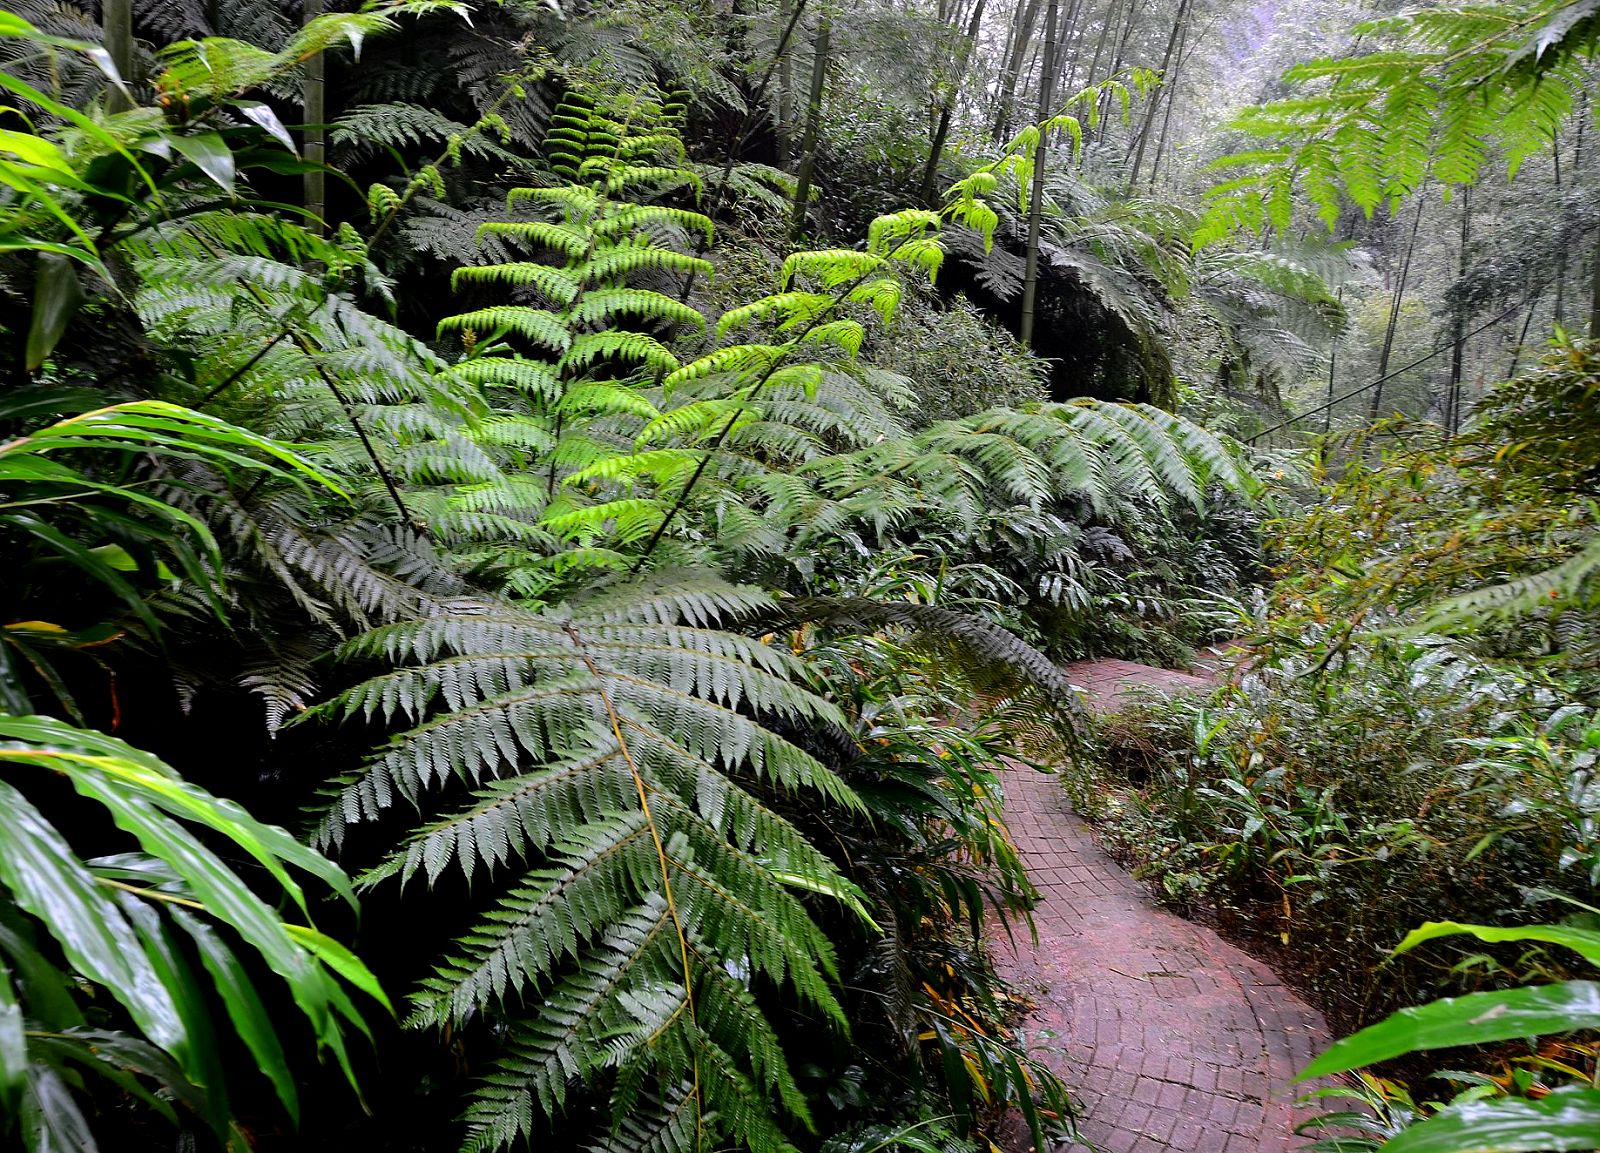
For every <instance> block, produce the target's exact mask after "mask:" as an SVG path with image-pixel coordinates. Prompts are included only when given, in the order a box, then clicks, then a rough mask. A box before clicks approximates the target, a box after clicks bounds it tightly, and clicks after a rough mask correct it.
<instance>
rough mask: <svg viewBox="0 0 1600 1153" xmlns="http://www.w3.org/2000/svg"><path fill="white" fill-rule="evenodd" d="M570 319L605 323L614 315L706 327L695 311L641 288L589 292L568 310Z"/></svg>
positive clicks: (583, 322)
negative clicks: (570, 310)
mask: <svg viewBox="0 0 1600 1153" xmlns="http://www.w3.org/2000/svg"><path fill="white" fill-rule="evenodd" d="M571 316H572V321H573V323H575V324H595V325H599V324H605V323H606V322H607V321H609V320H611V319H612V318H613V317H617V316H636V317H638V318H639V319H641V320H648V321H654V322H657V323H664V324H678V325H683V326H685V327H688V328H696V329H699V328H704V327H705V324H706V318H705V317H703V316H701V315H700V312H699V310H697V309H695V308H692V307H690V306H689V305H687V304H684V303H682V302H681V301H679V300H677V299H676V298H674V297H671V296H668V295H666V294H665V293H662V292H651V291H649V290H647V289H643V288H602V289H592V290H590V291H589V292H587V293H585V294H584V296H583V299H582V300H580V301H579V302H578V303H577V304H576V305H575V306H574V307H573V308H572V312H571Z"/></svg>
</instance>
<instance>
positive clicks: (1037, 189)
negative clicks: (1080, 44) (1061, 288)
mask: <svg viewBox="0 0 1600 1153" xmlns="http://www.w3.org/2000/svg"><path fill="white" fill-rule="evenodd" d="M1056 8H1057V2H1056V0H1050V8H1049V11H1048V13H1047V14H1046V16H1045V31H1046V38H1045V42H1044V66H1043V68H1042V69H1041V70H1040V72H1039V142H1038V144H1037V146H1036V147H1035V149H1034V154H1033V189H1032V191H1031V193H1030V194H1029V200H1028V251H1027V261H1026V264H1025V266H1024V271H1023V277H1022V321H1021V323H1020V325H1019V326H1018V336H1019V337H1020V338H1021V340H1022V343H1023V345H1024V347H1027V346H1029V345H1031V344H1032V343H1033V312H1034V304H1035V303H1036V301H1037V299H1038V295H1039V230H1040V227H1041V225H1042V223H1043V216H1044V173H1045V167H1046V164H1047V163H1048V161H1049V156H1050V151H1049V144H1050V134H1049V133H1048V132H1046V131H1045V128H1044V122H1045V121H1046V120H1048V119H1049V118H1050V112H1051V104H1052V97H1053V95H1054V94H1053V93H1052V92H1051V91H1050V82H1051V80H1053V79H1054V78H1055V63H1056Z"/></svg>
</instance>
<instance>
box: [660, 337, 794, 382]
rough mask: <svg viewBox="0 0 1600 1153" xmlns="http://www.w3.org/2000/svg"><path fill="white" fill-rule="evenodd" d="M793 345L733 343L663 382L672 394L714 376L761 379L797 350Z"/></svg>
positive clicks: (692, 362) (708, 354)
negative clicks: (680, 386) (702, 378)
mask: <svg viewBox="0 0 1600 1153" xmlns="http://www.w3.org/2000/svg"><path fill="white" fill-rule="evenodd" d="M793 347H794V346H793V345H790V344H733V345H729V346H728V347H727V348H719V349H717V350H716V351H715V352H711V353H707V354H706V355H705V356H702V357H701V358H700V359H699V360H694V361H690V362H689V363H688V364H686V365H684V366H683V367H681V368H679V369H677V370H676V371H674V372H672V373H671V374H670V375H668V376H667V378H666V379H665V380H664V381H662V382H661V385H662V387H663V388H664V389H666V390H667V391H668V392H669V393H670V392H671V391H672V390H673V389H674V388H677V387H678V386H679V385H681V384H686V383H688V382H689V381H692V380H697V379H699V378H700V377H704V376H710V375H711V374H712V373H733V374H735V375H739V376H754V377H760V376H763V375H765V374H766V373H768V372H770V371H772V369H773V368H774V367H775V366H777V365H778V364H780V363H782V361H783V359H784V358H785V357H786V356H788V355H789V353H790V352H791V351H793Z"/></svg>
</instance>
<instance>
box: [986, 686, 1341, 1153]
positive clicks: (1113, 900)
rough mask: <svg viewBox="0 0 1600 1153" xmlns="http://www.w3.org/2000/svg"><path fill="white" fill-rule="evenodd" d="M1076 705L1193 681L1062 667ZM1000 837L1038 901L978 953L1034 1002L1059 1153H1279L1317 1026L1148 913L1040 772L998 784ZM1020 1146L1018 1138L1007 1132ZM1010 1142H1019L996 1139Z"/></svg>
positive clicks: (1231, 957)
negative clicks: (1002, 806) (1024, 924)
mask: <svg viewBox="0 0 1600 1153" xmlns="http://www.w3.org/2000/svg"><path fill="white" fill-rule="evenodd" d="M1067 671H1068V673H1069V675H1071V677H1072V680H1073V683H1075V684H1078V685H1081V686H1082V687H1083V688H1084V690H1085V692H1086V695H1087V697H1088V702H1087V703H1089V704H1090V705H1091V707H1102V708H1103V707H1106V706H1107V705H1109V704H1111V703H1113V702H1114V701H1115V699H1116V697H1117V696H1118V695H1119V694H1120V693H1121V692H1123V691H1124V690H1125V689H1126V688H1127V687H1128V686H1129V685H1130V684H1142V685H1150V686H1153V687H1157V688H1159V689H1164V690H1167V691H1182V690H1185V689H1195V688H1201V687H1204V686H1205V685H1206V684H1208V683H1209V678H1208V677H1206V676H1203V675H1200V676H1196V675H1192V674H1183V673H1172V672H1169V671H1167V670H1162V669H1152V668H1148V667H1146V666H1142V665H1131V664H1129V663H1127V662H1122V661H1101V662H1094V664H1093V666H1092V667H1091V666H1073V667H1069V668H1068V670H1067ZM1004 784H1005V789H1006V806H1007V811H1008V813H1009V815H1010V824H1011V832H1012V835H1013V836H1014V837H1015V839H1016V842H1017V846H1018V848H1019V849H1020V850H1021V852H1022V855H1023V858H1024V859H1025V860H1026V862H1027V865H1028V869H1029V872H1030V873H1031V874H1032V877H1033V883H1034V884H1035V886H1037V887H1038V889H1039V892H1040V895H1041V900H1040V902H1039V904H1038V906H1037V907H1036V908H1035V909H1034V921H1035V923H1036V924H1037V926H1038V933H1039V940H1038V944H1037V946H1034V945H1033V944H1032V943H1031V942H1030V941H1029V939H1028V936H1027V933H1026V931H1025V929H1024V930H1019V931H1018V932H1017V934H1016V942H1015V947H1014V948H1013V946H1012V945H1011V944H1009V943H1008V942H1006V941H1005V940H1000V941H997V942H996V944H995V947H994V952H995V954H996V962H997V964H998V966H999V968H1000V970H1001V972H1002V973H1003V974H1004V975H1005V976H1006V977H1007V978H1008V979H1009V980H1010V981H1011V982H1012V983H1013V985H1014V986H1015V987H1016V988H1017V989H1018V991H1019V992H1021V993H1023V994H1025V995H1027V996H1028V997H1030V998H1031V999H1032V1000H1033V1001H1034V1002H1035V1005H1036V1008H1035V1011H1034V1012H1033V1013H1032V1014H1031V1015H1030V1018H1029V1020H1028V1021H1027V1022H1026V1024H1025V1026H1024V1031H1025V1040H1026V1043H1027V1047H1028V1049H1029V1050H1030V1052H1032V1053H1033V1055H1034V1056H1036V1057H1038V1058H1039V1059H1041V1060H1042V1061H1044V1062H1045V1063H1046V1064H1047V1065H1049V1066H1050V1067H1051V1068H1052V1069H1054V1070H1055V1071H1056V1072H1057V1073H1058V1074H1059V1075H1060V1076H1061V1077H1062V1079H1063V1080H1064V1081H1065V1082H1066V1083H1067V1084H1068V1085H1069V1086H1071V1087H1072V1088H1073V1089H1074V1092H1075V1096H1076V1098H1077V1100H1078V1102H1079V1105H1080V1118H1079V1129H1080V1134H1081V1142H1080V1143H1074V1144H1070V1145H1067V1146H1064V1147H1063V1153H1156V1151H1158V1150H1172V1151H1179V1153H1287V1151H1288V1150H1291V1149H1294V1148H1296V1147H1297V1146H1298V1145H1299V1144H1300V1139H1298V1138H1295V1137H1294V1136H1293V1125H1294V1122H1295V1121H1296V1120H1299V1119H1303V1118H1302V1117H1300V1116H1298V1115H1297V1114H1296V1112H1295V1111H1294V1109H1293V1107H1292V1101H1293V1099H1294V1097H1295V1096H1296V1095H1297V1090H1296V1089H1295V1088H1294V1087H1292V1086H1291V1084H1290V1082H1291V1080H1292V1078H1293V1077H1294V1074H1295V1073H1296V1072H1298V1071H1299V1070H1300V1069H1302V1068H1304V1066H1305V1064H1306V1063H1307V1062H1308V1061H1309V1060H1310V1059H1311V1058H1312V1056H1313V1055H1315V1054H1316V1053H1317V1052H1319V1051H1320V1050H1321V1048H1322V1047H1323V1045H1324V1044H1325V1043H1326V1041H1327V1037H1326V1030H1325V1026H1324V1024H1323V1021H1322V1018H1321V1016H1320V1015H1319V1014H1318V1013H1317V1012H1316V1011H1315V1010H1313V1009H1312V1008H1311V1007H1310V1006H1308V1005H1306V1004H1305V1003H1304V1002H1303V1001H1301V1000H1300V998H1299V997H1297V996H1296V995H1295V994H1294V993H1293V992H1291V991H1290V990H1289V989H1288V988H1287V987H1285V986H1284V984H1283V983H1282V982H1281V981H1279V980H1278V978H1277V977H1275V976H1274V975H1273V973H1272V971H1271V970H1270V969H1268V968H1267V967H1266V966H1265V965H1263V964H1261V963H1260V962H1259V961H1256V960H1255V959H1253V958H1252V957H1250V956H1248V955H1247V954H1245V953H1243V952H1242V951H1240V950H1239V949H1236V948H1234V947H1233V946H1232V945H1230V944H1228V943H1227V942H1226V941H1224V940H1222V939H1221V938H1220V937H1218V936H1217V935H1216V934H1215V933H1214V932H1212V931H1211V930H1210V929H1207V928H1205V927H1204V926H1201V925H1195V924H1191V923H1190V922H1188V921H1185V920H1183V919H1182V918H1180V917H1177V916H1175V915H1173V914H1171V913H1167V912H1165V911H1163V910H1160V909H1158V908H1155V907H1154V906H1153V905H1152V904H1151V900H1150V898H1149V896H1148V895H1147V894H1146V893H1145V891H1144V890H1143V888H1142V887H1141V886H1140V884H1139V883H1138V882H1137V881H1135V880H1134V879H1133V878H1132V877H1130V876H1129V875H1128V874H1127V873H1126V872H1124V871H1123V870H1122V868H1121V867H1119V866H1118V865H1117V864H1116V862H1115V861H1113V860H1112V859H1111V858H1110V857H1109V856H1107V855H1106V854H1105V853H1104V852H1103V851H1102V850H1101V849H1100V848H1099V846H1098V845H1096V844H1095V842H1094V840H1093V838H1092V837H1091V836H1090V834H1089V830H1088V827H1087V826H1086V825H1085V824H1084V823H1083V821H1082V820H1081V819H1080V818H1079V817H1078V816H1077V815H1076V814H1074V813H1073V812H1072V810H1071V807H1070V805H1069V803H1068V801H1067V798H1066V794H1065V791H1064V790H1063V789H1062V787H1061V785H1060V782H1058V781H1057V780H1056V778H1055V777H1054V776H1053V775H1050V774H1046V773H1040V772H1038V771H1036V770H1032V769H1028V768H1024V767H1022V766H1020V765H1013V766H1011V767H1010V768H1009V769H1008V770H1007V772H1006V774H1005V779H1004ZM1019 1136H1020V1135H1019ZM1008 1144H1010V1145H1012V1147H1013V1148H1014V1149H1019V1148H1022V1147H1025V1146H1026V1144H1027V1141H1026V1137H1025V1136H1021V1139H1020V1141H1017V1140H1013V1141H1008Z"/></svg>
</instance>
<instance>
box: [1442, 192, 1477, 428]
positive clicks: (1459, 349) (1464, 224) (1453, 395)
mask: <svg viewBox="0 0 1600 1153" xmlns="http://www.w3.org/2000/svg"><path fill="white" fill-rule="evenodd" d="M1471 246H1472V185H1470V184H1467V185H1464V186H1463V187H1462V189H1461V256H1460V258H1459V260H1458V261H1457V262H1456V283H1457V284H1458V285H1459V284H1460V283H1461V282H1462V281H1464V280H1465V279H1466V277H1467V255H1468V252H1469V251H1470V249H1471ZM1454 312H1455V316H1454V318H1453V321H1454V323H1453V325H1452V328H1453V331H1452V332H1451V336H1452V337H1453V338H1454V343H1452V344H1451V346H1450V388H1449V391H1448V392H1447V393H1446V394H1445V412H1444V416H1445V427H1446V428H1448V429H1449V430H1450V435H1451V436H1454V435H1455V434H1456V431H1457V430H1458V429H1460V427H1461V362H1462V359H1463V355H1464V346H1465V344H1466V343H1467V304H1466V301H1465V299H1463V298H1461V297H1459V296H1458V297H1457V299H1456V306H1455V309H1454Z"/></svg>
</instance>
